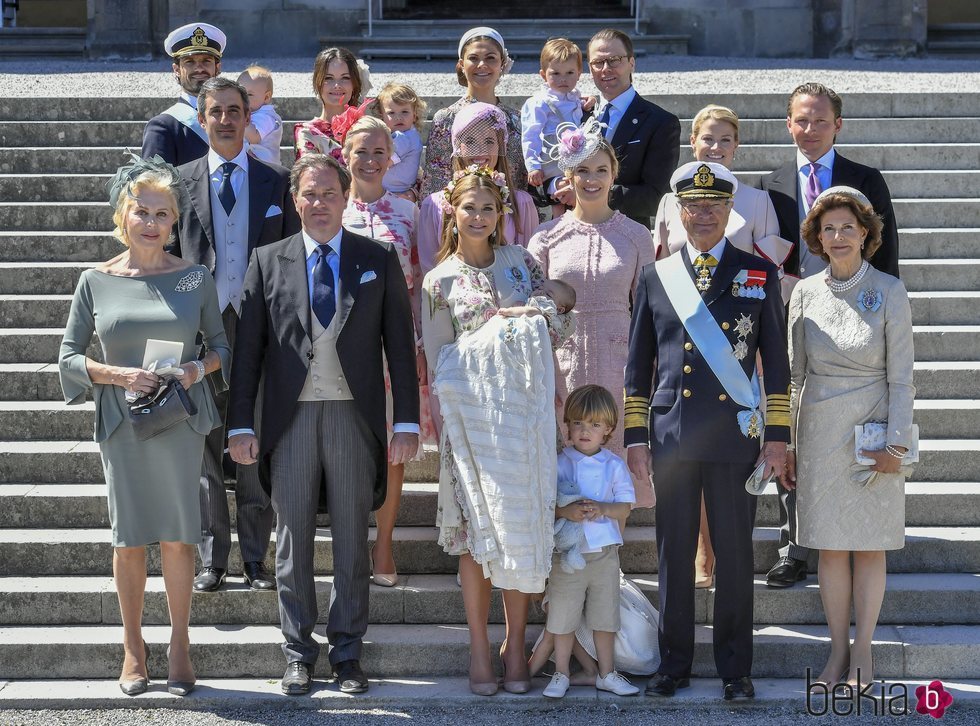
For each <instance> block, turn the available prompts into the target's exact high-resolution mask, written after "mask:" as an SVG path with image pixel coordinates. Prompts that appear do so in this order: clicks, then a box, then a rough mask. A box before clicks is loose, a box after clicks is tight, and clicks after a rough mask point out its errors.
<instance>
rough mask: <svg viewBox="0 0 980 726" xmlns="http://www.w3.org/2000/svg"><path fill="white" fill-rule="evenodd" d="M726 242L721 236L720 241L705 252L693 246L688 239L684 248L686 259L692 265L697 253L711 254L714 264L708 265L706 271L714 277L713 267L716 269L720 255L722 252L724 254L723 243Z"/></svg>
mask: <svg viewBox="0 0 980 726" xmlns="http://www.w3.org/2000/svg"><path fill="white" fill-rule="evenodd" d="M727 243H728V240H727V239H725V238H724V237H722V238H721V242H719V243H718V244H716V245H715V246H714V247H712V248H711V249H710V250H708V251H707V252H702V251H701V250H699V249H698V248H697V247H695V246H694V245H692V244H691V243H690V241H689V242H688V243H687V245H686V246H685V247H686V249H687V259H688V260H689V261H690V263H691V264H692V265H693V264H694V260H696V259H697V258H698V255H711V256H712V257H714V258H715V263H716V264H715V265H714V267H709V268H708V272H710V273H711V276H712V277H714V276H715V269H717V267H718V264H717V263H719V262H721V256H722V255H723V254H725V245H726V244H727Z"/></svg>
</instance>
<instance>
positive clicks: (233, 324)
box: [172, 78, 300, 592]
mask: <svg viewBox="0 0 980 726" xmlns="http://www.w3.org/2000/svg"><path fill="white" fill-rule="evenodd" d="M198 104H199V113H200V118H199V121H200V123H201V124H202V125H203V126H204V127H205V128H206V129H207V132H208V138H209V139H210V143H211V146H210V148H209V149H208V152H207V154H206V155H205V156H203V157H201V158H200V159H198V160H197V161H192V162H190V163H189V164H184V165H183V166H181V167H179V171H180V177H181V184H182V185H183V187H184V193H185V194H184V197H185V201H184V203H182V204H181V205H180V217H179V219H178V221H177V239H176V241H175V242H174V244H173V249H172V251H173V252H174V254H177V255H179V256H181V257H183V258H185V259H187V260H190V261H192V262H195V263H197V264H200V265H206V266H207V267H208V268H210V269H211V271H212V273H213V274H214V281H215V285H216V287H217V289H218V304H219V306H220V307H221V315H222V321H223V322H224V326H225V332H226V334H227V335H228V341H229V342H230V343H231V344H232V345H234V340H235V334H236V331H237V328H238V318H239V313H240V311H241V305H242V287H243V285H244V282H245V270H246V268H247V267H248V258H249V255H250V254H251V253H252V250H254V249H255V248H256V247H260V246H262V245H265V244H269V243H270V242H275V241H277V240H280V239H282V238H283V237H286V236H288V235H291V234H294V233H295V232H297V231H298V230H299V228H300V224H299V217H298V216H297V214H296V208H295V206H294V205H293V200H292V197H291V196H290V194H289V173H288V172H287V171H286V170H285V169H283V168H282V167H280V166H273V165H272V164H266V163H264V162H261V161H259V160H257V159H253V158H251V157H249V156H248V154H247V153H246V152H245V143H244V139H245V128H246V127H247V126H248V123H249V110H248V94H247V92H246V91H245V89H244V88H242V87H241V86H240V85H238V84H237V83H235V82H234V81H230V80H228V79H227V78H212V79H210V80H208V81H207V82H206V83H204V85H203V86H201V92H200V95H199V98H198ZM223 388H224V387H223V386H219V387H215V388H213V392H214V393H215V402H216V403H217V404H218V408H219V410H220V411H221V412H222V420H223V419H224V412H225V409H226V407H227V405H228V397H227V394H226V393H224V392H222V393H218V390H219V389H223ZM224 445H225V432H224V428H223V427H219V428H217V429H215V430H214V431H212V432H211V434H210V435H209V436H208V441H207V446H206V447H205V456H204V468H203V472H202V480H204V481H202V492H201V508H202V512H201V515H202V521H203V525H204V530H205V537H204V542H203V543H202V544H201V547H200V553H201V563H202V569H201V572H200V573H199V574H198V576H197V577H196V578H195V579H194V589H195V590H197V591H198V592H209V591H212V590H217V589H218V588H219V587H221V585H222V584H223V583H224V580H225V574H226V573H227V570H228V555H229V554H230V552H231V522H230V519H229V516H228V496H227V494H226V492H225V486H224V469H223V466H222V460H223V451H224ZM205 482H206V486H204V483H205ZM235 493H236V498H235V503H236V505H237V513H238V516H237V529H238V544H239V547H240V548H241V551H242V561H243V563H244V573H245V581H246V582H247V583H248V584H249V585H250V586H251V587H252V588H253V589H257V590H267V589H271V588H273V587H275V581H274V580H273V578H272V577H271V576H270V575H269V573H268V572H267V571H266V569H265V565H264V564H263V562H264V560H265V555H266V551H267V550H268V547H269V537H270V534H271V531H272V519H273V512H272V507H271V506H270V503H269V497H268V495H267V494H266V493H265V492H264V491H263V490H262V487H261V486H260V485H259V482H258V475H257V472H256V470H255V467H239V468H238V471H237V476H236V484H235Z"/></svg>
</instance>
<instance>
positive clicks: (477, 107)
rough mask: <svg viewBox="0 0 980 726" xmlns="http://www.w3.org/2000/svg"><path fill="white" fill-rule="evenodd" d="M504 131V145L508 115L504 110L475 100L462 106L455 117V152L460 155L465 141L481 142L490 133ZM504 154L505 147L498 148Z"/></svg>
mask: <svg viewBox="0 0 980 726" xmlns="http://www.w3.org/2000/svg"><path fill="white" fill-rule="evenodd" d="M497 131H500V132H502V133H503V137H504V146H506V145H507V117H506V116H505V115H504V112H503V111H501V110H500V109H499V108H497V107H496V106H492V105H490V104H489V103H482V102H480V101H475V102H473V103H469V104H467V105H465V106H463V108H461V109H460V110H459V111H458V112H457V113H456V118H454V119H453V128H452V143H453V154H456V155H457V156H459V155H460V146H461V145H462V144H464V143H467V142H469V143H473V142H476V143H479V141H481V140H482V139H483V137H484V136H486V135H487V134H488V133H492V134H494V135H495V132H497ZM497 153H498V154H503V153H504V149H498V150H497Z"/></svg>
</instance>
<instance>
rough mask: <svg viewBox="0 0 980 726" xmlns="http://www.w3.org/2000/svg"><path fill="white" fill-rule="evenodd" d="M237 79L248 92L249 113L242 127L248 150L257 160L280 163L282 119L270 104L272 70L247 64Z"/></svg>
mask: <svg viewBox="0 0 980 726" xmlns="http://www.w3.org/2000/svg"><path fill="white" fill-rule="evenodd" d="M238 82H239V83H240V84H241V85H242V86H243V87H244V88H245V90H246V91H248V109H249V111H251V113H252V118H251V121H250V122H249V125H248V128H246V129H245V139H246V141H248V143H249V144H250V147H249V151H250V152H251V154H252V156H254V157H255V158H256V159H259V160H260V161H265V162H268V163H270V164H281V163H282V160H281V157H280V155H279V147H280V146H282V118H280V116H279V114H278V113H276V107H275V106H273V105H272V73H270V72H269V69H268V68H263V67H262V66H249V67H248V68H246V69H245V70H244V71H242V72H241V73H240V74H239V76H238Z"/></svg>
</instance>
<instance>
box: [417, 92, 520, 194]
mask: <svg viewBox="0 0 980 726" xmlns="http://www.w3.org/2000/svg"><path fill="white" fill-rule="evenodd" d="M474 101H475V99H473V98H469V97H468V96H463V97H462V98H461V99H459V100H458V101H456V103H454V104H453V105H451V106H447V107H446V108H444V109H441V110H439V111H436V114H435V116H433V117H432V128H431V129H430V131H429V138H428V140H427V142H426V147H425V165H426V167H428V172H429V175H428V178H427V179H426V183H425V187H424V188H423V190H422V191H423V196H425V197H427V196H429V195H430V194H432V193H433V192H437V191H440V190H442V189H443V188H444V187H445V186H446V184H448V183H449V179H450V177H451V176H452V161H451V160H452V156H453V141H452V130H453V119H455V118H456V114H457V113H458V112H459V110H460V109H461V108H463V106H465V105H466V104H469V103H473V102H474ZM497 108H499V109H500V110H501V111H503V112H504V115H505V116H506V117H507V165H508V166H509V167H510V178H511V181H513V183H514V187H515V188H517V189H527V169H526V168H525V166H524V153H523V151H522V149H521V113H520V111H518V110H517V109H514V108H511V107H510V106H504V105H503V104H500V103H498V104H497Z"/></svg>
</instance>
